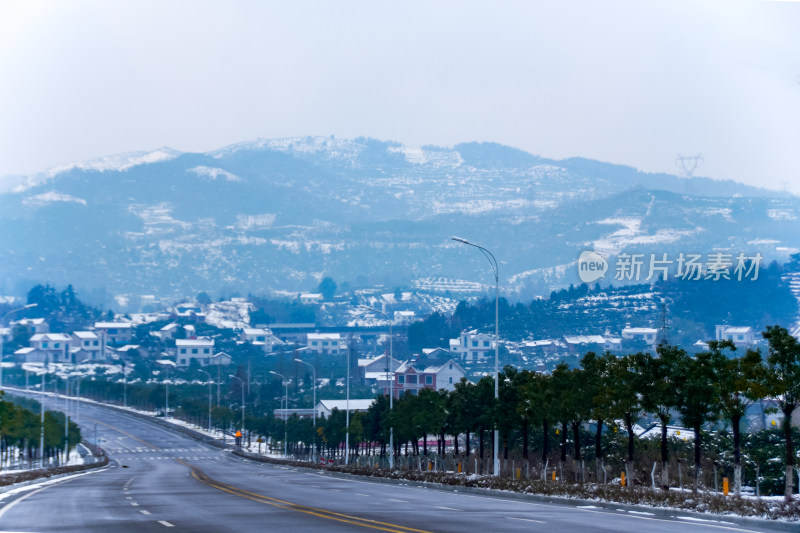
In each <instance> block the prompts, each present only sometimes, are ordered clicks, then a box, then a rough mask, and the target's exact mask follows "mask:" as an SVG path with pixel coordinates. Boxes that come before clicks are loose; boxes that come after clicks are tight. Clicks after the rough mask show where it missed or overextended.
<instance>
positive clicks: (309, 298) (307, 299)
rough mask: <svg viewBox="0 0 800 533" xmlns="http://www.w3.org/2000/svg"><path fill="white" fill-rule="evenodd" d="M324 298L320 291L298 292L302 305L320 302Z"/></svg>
mask: <svg viewBox="0 0 800 533" xmlns="http://www.w3.org/2000/svg"><path fill="white" fill-rule="evenodd" d="M323 300H324V298H323V296H322V293H319V292H304V293H302V294H300V303H301V304H303V305H313V304H318V303H322V301H323Z"/></svg>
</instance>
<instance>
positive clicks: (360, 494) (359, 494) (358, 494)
mask: <svg viewBox="0 0 800 533" xmlns="http://www.w3.org/2000/svg"><path fill="white" fill-rule="evenodd" d="M356 496H367V497H369V494H362V493H360V492H356Z"/></svg>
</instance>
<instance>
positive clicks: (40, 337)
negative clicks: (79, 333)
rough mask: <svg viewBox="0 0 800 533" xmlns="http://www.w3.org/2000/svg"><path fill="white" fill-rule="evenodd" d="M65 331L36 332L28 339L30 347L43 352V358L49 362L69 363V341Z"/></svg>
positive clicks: (70, 360) (69, 338)
mask: <svg viewBox="0 0 800 533" xmlns="http://www.w3.org/2000/svg"><path fill="white" fill-rule="evenodd" d="M71 340H72V338H71V337H70V336H69V335H67V334H65V333H37V334H35V335H33V336H32V337H31V339H30V341H29V342H30V347H31V348H34V349H35V350H38V351H40V352H42V354H44V357H45V360H46V361H49V362H51V363H70V362H72V359H71V357H70V353H69V349H70V341H71Z"/></svg>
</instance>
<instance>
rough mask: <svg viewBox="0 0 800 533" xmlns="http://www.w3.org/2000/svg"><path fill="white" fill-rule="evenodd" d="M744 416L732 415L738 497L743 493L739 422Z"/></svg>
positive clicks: (735, 482)
mask: <svg viewBox="0 0 800 533" xmlns="http://www.w3.org/2000/svg"><path fill="white" fill-rule="evenodd" d="M741 419H742V417H741V416H740V415H734V416H733V417H731V430H732V431H733V494H734V496H736V497H737V498H738V497H740V496H741V494H742V437H741V435H740V433H739V422H740V421H741Z"/></svg>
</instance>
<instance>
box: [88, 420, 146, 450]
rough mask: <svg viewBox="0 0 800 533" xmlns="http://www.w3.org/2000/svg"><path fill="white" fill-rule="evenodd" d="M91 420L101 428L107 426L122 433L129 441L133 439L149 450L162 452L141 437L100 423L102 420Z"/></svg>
mask: <svg viewBox="0 0 800 533" xmlns="http://www.w3.org/2000/svg"><path fill="white" fill-rule="evenodd" d="M89 420H91V421H92V422H94V423H96V424H100V425H101V426H105V427H107V428H108V429H111V430H114V431H116V432H117V433H121V434H122V435H125V436H126V437H128V438H129V439H133V440H135V441H136V442H141V443H142V444H144V445H145V446H147V447H149V448H153V449H154V450H160V449H161V448H159V447H158V446H156V445H155V444H150V443H149V442H147V441H145V440H142V439H140V438H139V437H137V436H135V435H131V434H130V433H128V432H127V431H123V430H121V429H119V428H118V427H114V426H112V425H111V424H106V423H105V422H102V421H100V420H96V419H94V418H89Z"/></svg>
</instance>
